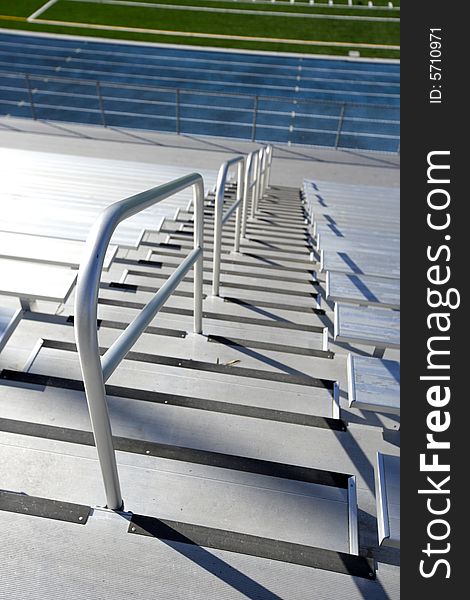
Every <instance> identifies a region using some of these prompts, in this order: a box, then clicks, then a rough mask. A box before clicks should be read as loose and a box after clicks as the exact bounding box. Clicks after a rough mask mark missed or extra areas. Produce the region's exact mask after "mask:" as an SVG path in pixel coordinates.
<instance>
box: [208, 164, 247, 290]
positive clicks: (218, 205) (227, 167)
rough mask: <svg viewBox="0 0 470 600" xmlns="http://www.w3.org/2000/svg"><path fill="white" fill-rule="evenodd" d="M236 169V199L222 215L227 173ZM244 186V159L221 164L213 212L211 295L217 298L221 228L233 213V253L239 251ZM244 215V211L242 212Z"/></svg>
mask: <svg viewBox="0 0 470 600" xmlns="http://www.w3.org/2000/svg"><path fill="white" fill-rule="evenodd" d="M235 166H236V167H237V197H236V200H235V202H234V203H233V204H232V206H231V207H230V208H229V209H228V211H227V212H226V213H225V214H223V209H224V195H225V187H226V185H227V179H228V175H229V173H230V172H231V171H232V170H233V168H234V167H235ZM244 185H245V157H244V156H236V157H235V158H232V159H230V160H227V161H226V162H224V163H222V165H221V166H220V169H219V173H218V175H217V186H216V192H215V211H214V256H213V262H212V295H213V296H218V295H219V289H220V255H221V249H222V228H223V226H224V224H225V223H226V222H227V221H228V220H229V219H230V217H231V216H232V215H233V213H234V212H235V211H236V214H235V241H234V246H233V249H234V252H238V251H239V250H240V233H241V229H242V227H241V222H240V221H241V215H242V211H241V210H240V209H241V206H240V204H241V203H242V201H243V200H244V199H245V198H246V196H245V194H244ZM244 213H245V215H246V210H245V211H244Z"/></svg>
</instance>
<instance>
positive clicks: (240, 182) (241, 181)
mask: <svg viewBox="0 0 470 600" xmlns="http://www.w3.org/2000/svg"><path fill="white" fill-rule="evenodd" d="M244 190H245V161H244V160H242V161H240V162H239V163H238V177H237V199H236V202H238V208H237V210H236V212H235V240H234V244H233V251H234V252H239V251H240V232H241V217H242V211H243V206H242V202H243V199H244V197H245V194H244Z"/></svg>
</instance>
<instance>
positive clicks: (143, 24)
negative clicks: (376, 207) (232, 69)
mask: <svg viewBox="0 0 470 600" xmlns="http://www.w3.org/2000/svg"><path fill="white" fill-rule="evenodd" d="M45 4H46V2H45V0H44V1H42V0H0V27H8V28H14V29H24V30H32V31H46V32H53V33H67V34H76V35H89V36H98V37H113V38H119V39H125V40H139V41H145V42H163V43H171V44H191V45H198V46H217V47H231V48H245V49H252V50H270V51H283V52H305V53H315V54H334V55H340V56H341V55H342V56H344V55H347V54H348V52H349V51H350V50H356V51H359V52H360V54H361V56H366V57H388V58H399V15H400V11H399V8H398V7H399V3H398V2H395V1H394V2H393V6H394V8H393V9H390V8H387V5H388V2H386V1H383V0H380V1H378V0H376V1H375V2H374V7H373V8H369V7H367V2H362V3H361V2H358V0H354V6H353V7H349V6H347V4H348V3H347V0H343V2H342V3H339V1H338V0H335V5H334V6H333V7H329V6H328V5H327V3H325V2H324V3H323V4H321V3H319V2H318V1H317V2H315V4H313V5H312V4H308V0H303V1H302V2H300V1H297V2H296V3H287V2H279V1H277V2H269V1H265V2H261V1H258V2H253V1H250V0H238V1H234V0H220V1H219V0H124V1H122V0H121V1H119V0H118V1H117V2H116V0H111V1H109V0H108V1H106V2H98V1H97V0H94V1H90V0H88V1H87V0H57V1H56V2H55V3H53V4H52V5H49V6H48V7H45V10H44V11H43V12H41V13H40V14H38V15H37V16H36V18H34V19H33V20H30V21H27V18H28V17H31V15H33V14H34V13H35V12H36V11H38V10H39V9H41V7H43V6H44V5H45ZM152 4H157V5H158V6H152ZM162 5H164V6H162ZM345 17H347V18H345ZM253 38H254V39H253Z"/></svg>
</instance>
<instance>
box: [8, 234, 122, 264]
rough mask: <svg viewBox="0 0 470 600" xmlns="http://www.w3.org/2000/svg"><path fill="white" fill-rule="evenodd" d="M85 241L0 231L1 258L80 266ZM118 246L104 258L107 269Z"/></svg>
mask: <svg viewBox="0 0 470 600" xmlns="http://www.w3.org/2000/svg"><path fill="white" fill-rule="evenodd" d="M83 246H84V243H83V242H80V241H75V240H66V239H61V238H54V237H46V236H42V235H29V234H25V233H12V232H9V231H0V258H13V259H16V260H25V261H31V262H32V261H34V262H40V263H46V264H50V265H62V266H67V267H74V268H78V267H79V265H80V260H81V256H82V253H83ZM117 249H118V247H117V246H115V245H114V246H110V247H109V248H108V251H107V253H106V256H105V259H104V265H103V269H104V270H105V271H107V270H108V269H109V267H110V266H111V263H112V261H113V259H114V257H115V256H116V252H117Z"/></svg>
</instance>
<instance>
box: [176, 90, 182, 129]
mask: <svg viewBox="0 0 470 600" xmlns="http://www.w3.org/2000/svg"><path fill="white" fill-rule="evenodd" d="M180 119H181V117H180V90H179V88H178V89H177V90H176V133H177V135H179V134H180V133H181V122H180Z"/></svg>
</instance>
